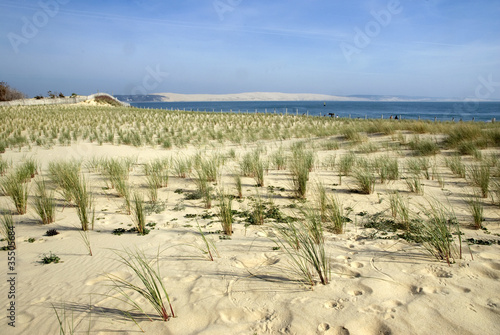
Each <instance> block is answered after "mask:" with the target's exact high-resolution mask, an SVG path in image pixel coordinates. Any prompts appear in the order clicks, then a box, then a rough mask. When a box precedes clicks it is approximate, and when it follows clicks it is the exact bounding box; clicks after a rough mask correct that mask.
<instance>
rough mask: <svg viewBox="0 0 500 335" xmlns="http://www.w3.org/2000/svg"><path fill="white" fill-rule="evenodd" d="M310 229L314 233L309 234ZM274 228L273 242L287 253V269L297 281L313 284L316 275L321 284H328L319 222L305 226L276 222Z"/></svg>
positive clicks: (327, 272) (326, 258)
mask: <svg viewBox="0 0 500 335" xmlns="http://www.w3.org/2000/svg"><path fill="white" fill-rule="evenodd" d="M307 227H309V229H308V228H307ZM311 229H313V230H314V234H311V231H310V230H311ZM275 230H276V232H277V238H276V240H275V241H274V242H275V243H276V246H277V247H279V248H280V249H281V250H283V252H284V253H285V254H286V255H288V258H289V263H288V265H289V269H290V270H291V272H292V273H293V274H295V275H297V276H298V278H299V281H301V282H303V283H304V284H307V285H310V286H314V285H315V283H316V281H315V278H316V276H317V277H319V281H320V282H321V284H323V285H326V284H328V283H329V281H330V278H331V272H330V263H329V259H328V257H327V255H326V251H325V246H324V242H323V240H324V239H323V229H322V226H321V224H310V225H308V226H305V225H304V224H302V225H297V224H295V223H294V222H287V223H284V224H276V225H275ZM313 236H315V237H313ZM318 240H319V241H318ZM317 242H319V243H317Z"/></svg>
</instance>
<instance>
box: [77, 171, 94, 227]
mask: <svg viewBox="0 0 500 335" xmlns="http://www.w3.org/2000/svg"><path fill="white" fill-rule="evenodd" d="M74 187H75V188H74V189H73V190H72V193H73V195H72V197H73V199H74V201H75V204H76V211H77V214H78V218H79V219H80V224H81V226H82V230H83V231H86V230H88V229H90V228H91V229H94V220H95V208H94V199H93V197H92V193H91V192H90V191H88V185H87V182H86V180H85V177H84V176H83V175H82V176H81V177H80V178H79V179H78V182H77V183H76V184H75V185H74Z"/></svg>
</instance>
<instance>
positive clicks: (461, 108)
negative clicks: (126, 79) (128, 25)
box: [131, 101, 500, 122]
mask: <svg viewBox="0 0 500 335" xmlns="http://www.w3.org/2000/svg"><path fill="white" fill-rule="evenodd" d="M131 105H132V106H133V107H139V108H150V109H167V110H183V111H195V112H213V113H221V112H224V113H227V112H229V113H275V114H293V115H310V116H323V117H337V116H338V117H339V118H352V119H380V118H384V119H389V118H391V117H392V118H396V116H397V118H398V119H414V120H418V119H421V120H431V121H434V120H438V121H455V122H458V121H482V122H492V121H493V122H494V121H495V120H500V102H476V101H454V102H448V101H447V102H429V101H425V102H424V101H418V102H416V101H410V102H400V101H398V102H396V101H394V102H393V101H209V102H133V103H131Z"/></svg>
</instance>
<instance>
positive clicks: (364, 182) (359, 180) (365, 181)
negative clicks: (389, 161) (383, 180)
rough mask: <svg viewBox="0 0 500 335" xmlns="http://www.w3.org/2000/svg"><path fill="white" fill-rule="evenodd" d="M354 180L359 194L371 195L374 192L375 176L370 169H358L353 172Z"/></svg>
mask: <svg viewBox="0 0 500 335" xmlns="http://www.w3.org/2000/svg"><path fill="white" fill-rule="evenodd" d="M354 179H355V180H356V184H357V186H358V188H357V190H358V192H359V193H361V194H372V193H373V191H375V180H376V179H375V175H374V174H373V171H372V169H371V168H370V167H366V168H358V169H356V170H355V171H354Z"/></svg>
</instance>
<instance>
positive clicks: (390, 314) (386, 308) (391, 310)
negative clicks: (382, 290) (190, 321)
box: [360, 300, 403, 320]
mask: <svg viewBox="0 0 500 335" xmlns="http://www.w3.org/2000/svg"><path fill="white" fill-rule="evenodd" d="M401 305H403V303H402V302H401V301H399V300H387V301H384V302H383V303H381V304H380V305H378V304H373V305H370V306H368V307H366V308H362V309H360V311H361V312H364V313H371V314H379V315H382V316H383V318H384V319H386V320H387V319H394V318H395V316H394V314H395V313H396V311H397V307H399V306H401Z"/></svg>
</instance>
